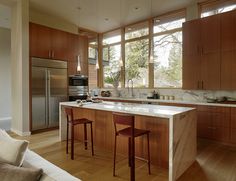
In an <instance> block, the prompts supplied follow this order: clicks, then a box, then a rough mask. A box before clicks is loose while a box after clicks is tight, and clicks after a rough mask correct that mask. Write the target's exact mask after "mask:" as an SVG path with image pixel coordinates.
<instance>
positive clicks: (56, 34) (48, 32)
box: [29, 23, 68, 60]
mask: <svg viewBox="0 0 236 181" xmlns="http://www.w3.org/2000/svg"><path fill="white" fill-rule="evenodd" d="M29 26H30V56H32V57H39V58H52V59H58V60H66V59H67V53H68V52H67V51H66V50H67V47H68V33H66V32H63V31H60V30H56V29H52V28H49V27H46V26H42V25H38V24H34V23H30V25H29Z"/></svg>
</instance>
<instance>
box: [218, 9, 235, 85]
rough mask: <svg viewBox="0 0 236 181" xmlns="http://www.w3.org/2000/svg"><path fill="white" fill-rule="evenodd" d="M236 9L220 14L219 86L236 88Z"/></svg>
mask: <svg viewBox="0 0 236 181" xmlns="http://www.w3.org/2000/svg"><path fill="white" fill-rule="evenodd" d="M235 32H236V11H232V12H227V13H224V14H222V16H221V87H222V89H225V90H235V89H236V33H235Z"/></svg>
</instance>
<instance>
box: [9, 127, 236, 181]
mask: <svg viewBox="0 0 236 181" xmlns="http://www.w3.org/2000/svg"><path fill="white" fill-rule="evenodd" d="M11 136H13V137H15V138H18V139H26V140H28V141H29V142H30V145H29V147H30V149H32V150H33V151H35V152H36V153H38V154H39V155H41V156H42V157H44V158H45V159H47V160H49V161H50V162H52V163H53V164H55V165H57V166H59V167H61V168H62V169H64V170H66V171H67V172H69V173H71V174H72V175H74V176H75V177H78V178H80V179H82V180H83V181H127V180H129V167H128V160H127V156H126V155H118V157H117V165H116V168H117V169H116V174H117V176H116V177H113V176H112V163H113V153H112V150H111V151H110V152H108V151H104V150H100V149H96V147H95V156H94V157H92V156H91V150H90V145H89V147H88V150H84V145H83V143H81V142H76V144H75V160H73V161H72V160H71V159H70V155H67V154H66V151H65V150H66V148H65V146H66V142H60V141H59V139H58V130H54V131H49V132H44V133H39V134H34V135H31V136H27V137H20V136H17V135H15V134H13V133H11ZM235 170H236V147H233V146H226V145H222V144H219V143H215V142H211V141H208V140H198V155H197V159H196V162H195V163H194V164H193V165H192V166H191V167H190V168H189V169H188V170H187V171H186V172H185V173H184V174H183V175H182V176H181V177H180V178H179V179H178V181H190V180H191V181H235V180H236V172H235ZM151 172H152V174H151V175H148V170H147V165H146V163H145V162H143V161H139V160H136V180H137V181H139V180H140V181H141V180H142V181H143V180H145V181H146V180H148V181H167V180H168V171H167V170H165V169H161V168H158V167H156V166H153V165H152V166H151Z"/></svg>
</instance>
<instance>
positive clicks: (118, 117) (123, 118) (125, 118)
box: [112, 113, 134, 134]
mask: <svg viewBox="0 0 236 181" xmlns="http://www.w3.org/2000/svg"><path fill="white" fill-rule="evenodd" d="M112 115H113V122H114V127H115V133H116V134H117V133H118V131H117V124H120V125H125V126H129V127H131V128H132V130H133V129H134V115H132V114H122V113H113V114H112Z"/></svg>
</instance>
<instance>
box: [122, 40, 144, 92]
mask: <svg viewBox="0 0 236 181" xmlns="http://www.w3.org/2000/svg"><path fill="white" fill-rule="evenodd" d="M148 42H149V40H148V39H142V40H138V41H133V42H129V43H126V44H125V83H126V87H127V85H128V81H129V80H132V81H133V86H134V87H138V88H141V87H148V51H149V50H148V48H149V43H148Z"/></svg>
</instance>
